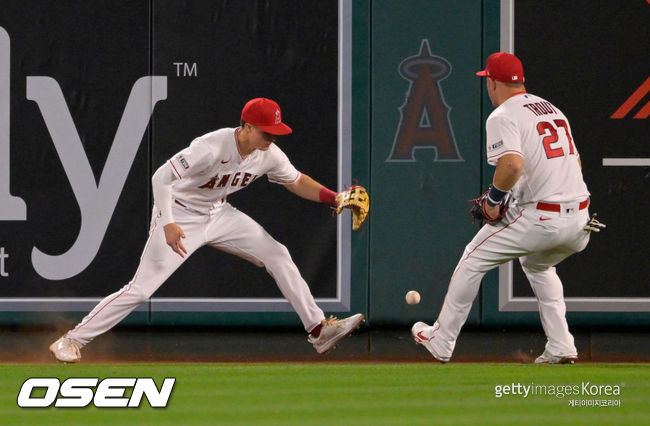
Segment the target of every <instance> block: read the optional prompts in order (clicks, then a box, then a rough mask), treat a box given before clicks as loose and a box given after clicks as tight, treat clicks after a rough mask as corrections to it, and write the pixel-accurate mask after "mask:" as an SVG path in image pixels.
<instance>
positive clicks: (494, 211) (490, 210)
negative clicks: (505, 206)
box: [485, 203, 501, 217]
mask: <svg viewBox="0 0 650 426" xmlns="http://www.w3.org/2000/svg"><path fill="white" fill-rule="evenodd" d="M500 208H501V207H500V206H499V204H497V205H496V206H490V205H489V204H488V203H485V213H487V215H488V216H490V217H497V216H499V212H500Z"/></svg>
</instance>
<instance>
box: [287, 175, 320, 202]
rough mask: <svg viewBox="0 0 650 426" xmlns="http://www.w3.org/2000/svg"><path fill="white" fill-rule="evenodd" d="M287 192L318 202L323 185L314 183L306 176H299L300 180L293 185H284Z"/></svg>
mask: <svg viewBox="0 0 650 426" xmlns="http://www.w3.org/2000/svg"><path fill="white" fill-rule="evenodd" d="M284 186H285V187H286V188H287V189H288V190H289V191H291V192H293V193H294V194H296V195H298V196H300V197H302V198H305V199H307V200H311V201H316V202H320V201H321V200H320V195H319V194H320V191H321V189H323V188H324V186H323V185H321V184H320V183H318V182H316V181H315V180H314V179H312V178H310V177H309V176H307V175H306V174H304V173H303V174H301V175H300V178H298V180H297V181H296V182H295V183H292V184H288V185H284Z"/></svg>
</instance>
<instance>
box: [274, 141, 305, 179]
mask: <svg viewBox="0 0 650 426" xmlns="http://www.w3.org/2000/svg"><path fill="white" fill-rule="evenodd" d="M269 154H270V155H271V156H272V159H273V165H272V166H271V169H270V170H269V171H268V172H266V175H267V177H268V179H269V182H273V183H280V184H283V185H287V184H292V183H295V182H296V181H297V180H298V178H299V177H300V172H299V171H298V170H296V168H295V167H294V166H293V164H291V162H290V161H289V158H288V157H287V155H286V154H285V153H284V152H282V150H281V149H280V148H278V147H277V146H276V145H271V148H270V149H269Z"/></svg>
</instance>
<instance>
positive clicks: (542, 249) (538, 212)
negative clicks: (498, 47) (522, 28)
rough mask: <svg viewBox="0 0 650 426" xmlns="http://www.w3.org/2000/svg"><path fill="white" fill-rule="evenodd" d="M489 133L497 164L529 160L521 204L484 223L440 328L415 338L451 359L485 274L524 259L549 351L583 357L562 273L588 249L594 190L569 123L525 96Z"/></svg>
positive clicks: (417, 329)
mask: <svg viewBox="0 0 650 426" xmlns="http://www.w3.org/2000/svg"><path fill="white" fill-rule="evenodd" d="M486 131H487V161H488V163H489V164H491V165H496V164H497V162H498V160H499V159H500V158H501V157H503V156H505V155H509V154H515V155H519V156H521V157H522V158H523V169H522V172H521V177H520V178H519V180H518V181H517V183H516V184H515V186H514V187H513V188H512V193H513V195H514V198H515V202H514V203H513V204H512V205H511V207H510V209H509V210H508V212H507V214H506V217H505V218H504V219H503V220H502V221H501V222H500V223H498V224H496V225H484V226H483V227H482V228H481V230H480V231H479V232H478V233H477V234H476V236H475V237H474V239H473V240H472V241H471V242H470V243H469V244H468V245H467V247H465V251H464V253H463V255H462V257H461V259H460V261H459V263H458V265H457V266H456V269H455V271H454V273H453V275H452V278H451V281H450V283H449V288H448V291H447V295H446V297H445V300H444V303H443V306H442V309H441V311H440V314H439V316H438V319H437V321H436V322H435V323H434V325H433V327H431V326H428V327H427V326H426V324H424V323H416V325H414V328H413V334H414V338H415V339H416V341H418V339H419V341H418V343H422V342H424V343H426V345H429V346H428V347H427V349H429V351H430V352H431V353H432V354H434V356H435V357H436V358H437V359H439V360H442V361H443V362H444V361H447V360H449V358H450V357H451V355H452V353H453V350H454V347H455V345H456V339H457V337H458V335H459V333H460V329H461V327H462V326H463V324H464V323H465V321H466V319H467V315H468V314H469V311H470V308H471V307H472V302H473V301H474V299H475V298H476V295H477V293H478V289H479V286H480V284H481V279H482V278H483V276H484V275H485V273H486V272H488V271H489V270H491V269H493V268H495V267H497V266H499V265H501V264H503V263H506V262H508V261H510V260H513V259H516V258H519V261H520V263H521V266H522V268H523V271H524V272H525V274H526V277H527V278H528V280H529V282H530V284H531V287H532V289H533V292H534V294H535V296H536V297H537V300H538V305H539V312H540V318H541V322H542V326H543V328H544V332H545V334H546V336H547V339H548V340H547V344H546V351H547V352H548V353H550V354H553V355H558V356H569V357H575V356H577V350H576V347H575V344H574V339H573V336H572V335H571V333H570V332H569V328H568V324H567V321H566V318H565V314H566V306H565V303H564V296H563V288H562V282H561V281H560V278H559V277H558V275H557V273H556V271H555V267H554V266H555V265H556V264H558V263H559V262H561V261H562V260H563V259H565V258H566V257H568V256H570V255H572V254H574V253H576V252H579V251H581V250H583V249H584V248H585V247H586V245H587V243H588V241H589V235H590V234H589V232H587V231H585V230H584V229H583V228H584V226H585V224H586V223H587V221H588V220H589V213H588V208H587V207H588V206H589V191H588V190H587V186H586V185H585V183H584V180H583V178H582V171H581V167H580V163H579V160H578V150H577V148H576V146H575V141H574V140H573V138H572V134H571V128H570V127H569V122H568V120H567V118H566V117H565V116H564V114H563V113H562V112H561V111H560V110H559V109H558V108H557V107H555V106H554V105H552V104H551V103H550V102H548V101H546V100H544V99H542V98H540V97H538V96H535V95H532V94H529V93H526V92H525V91H522V92H521V93H516V94H514V96H511V97H510V98H508V99H507V100H505V101H504V102H503V103H501V104H500V105H499V106H498V107H497V108H496V109H495V110H494V111H493V112H492V114H491V115H490V116H489V118H488V120H487V123H486ZM423 327H426V328H423ZM417 333H420V334H419V335H418V334H417ZM422 339H424V340H422Z"/></svg>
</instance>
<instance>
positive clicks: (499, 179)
mask: <svg viewBox="0 0 650 426" xmlns="http://www.w3.org/2000/svg"><path fill="white" fill-rule="evenodd" d="M523 168H524V159H523V157H521V156H519V155H517V154H508V155H504V156H503V157H501V158H499V162H498V163H497V168H496V170H495V171H494V179H493V180H492V184H493V185H494V186H496V187H497V188H499V189H500V190H502V191H510V190H511V189H512V187H513V186H515V184H516V183H517V181H518V180H519V177H521V171H522V170H523Z"/></svg>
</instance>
